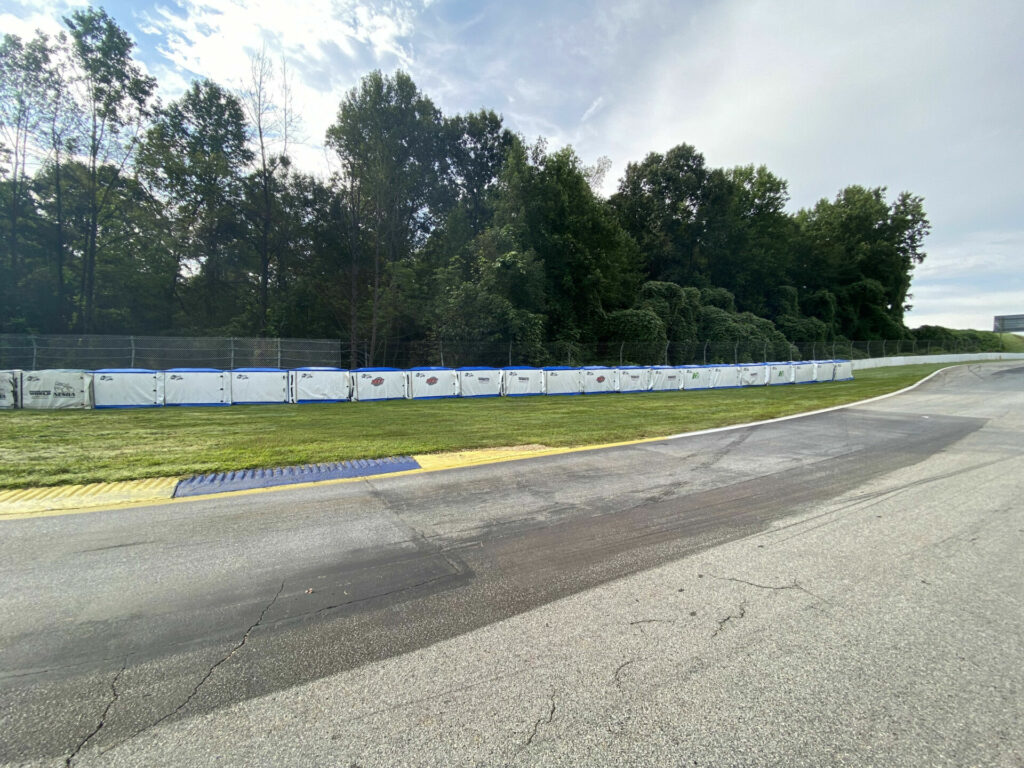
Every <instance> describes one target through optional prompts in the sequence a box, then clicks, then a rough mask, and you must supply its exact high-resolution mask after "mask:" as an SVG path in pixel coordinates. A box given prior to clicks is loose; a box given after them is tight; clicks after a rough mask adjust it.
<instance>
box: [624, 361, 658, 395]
mask: <svg viewBox="0 0 1024 768" xmlns="http://www.w3.org/2000/svg"><path fill="white" fill-rule="evenodd" d="M650 388H651V369H650V368H648V367H646V366H643V365H623V366H620V367H619V392H647V391H649V390H650Z"/></svg>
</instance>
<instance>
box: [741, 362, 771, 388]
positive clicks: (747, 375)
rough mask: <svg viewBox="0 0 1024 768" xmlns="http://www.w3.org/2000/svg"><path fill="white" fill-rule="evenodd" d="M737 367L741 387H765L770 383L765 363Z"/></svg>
mask: <svg viewBox="0 0 1024 768" xmlns="http://www.w3.org/2000/svg"><path fill="white" fill-rule="evenodd" d="M737 367H738V369H739V377H740V386H741V387H763V386H764V385H766V384H767V383H768V366H767V365H765V364H764V363H747V364H746V365H740V366H737Z"/></svg>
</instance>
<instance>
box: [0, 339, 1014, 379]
mask: <svg viewBox="0 0 1024 768" xmlns="http://www.w3.org/2000/svg"><path fill="white" fill-rule="evenodd" d="M375 346H376V349H375V351H371V347H370V344H369V342H358V343H357V344H356V345H355V346H354V347H353V346H352V345H351V344H350V343H348V342H342V341H339V340H337V339H263V338H229V337H195V338H182V337H171V336H34V335H22V334H0V369H9V368H21V369H25V370H40V369H46V368H76V369H86V370H93V369H97V368H153V369H157V370H166V369H168V368H190V367H196V368H199V367H202V368H219V369H231V368H248V367H273V368H301V367H304V366H321V365H322V366H336V367H340V368H347V367H359V366H367V365H379V366H393V367H395V368H412V367H415V366H420V365H440V366H447V367H452V368H456V367H459V366H464V365H489V366H496V367H500V366H503V365H538V366H539V365H708V364H713V363H749V362H770V361H778V360H821V359H829V358H831V359H835V358H843V359H851V360H857V359H862V358H868V357H893V356H900V355H931V354H957V353H972V352H998V351H1000V350H999V349H998V348H991V344H986V343H985V342H984V341H980V340H963V339H955V340H946V341H921V340H905V339H904V340H895V341H886V340H882V341H834V342H832V341H829V342H822V341H814V342H794V343H789V342H786V343H777V342H770V341H764V340H762V339H756V338H742V339H733V340H726V341H722V340H717V341H701V340H693V341H688V342H671V343H668V344H659V343H657V342H654V343H652V342H650V341H615V342H594V343H581V342H555V343H550V344H532V345H526V344H521V343H517V342H507V341H493V340H478V339H477V340H468V339H437V340H425V339H397V338H387V339H381V340H378V342H377V343H376V345H375Z"/></svg>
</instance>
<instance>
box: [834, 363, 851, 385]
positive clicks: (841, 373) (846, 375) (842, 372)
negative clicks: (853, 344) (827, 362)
mask: <svg viewBox="0 0 1024 768" xmlns="http://www.w3.org/2000/svg"><path fill="white" fill-rule="evenodd" d="M833 362H834V363H835V364H836V372H835V374H834V375H833V377H832V381H850V380H851V379H853V363H851V362H850V361H849V360H834V361H833Z"/></svg>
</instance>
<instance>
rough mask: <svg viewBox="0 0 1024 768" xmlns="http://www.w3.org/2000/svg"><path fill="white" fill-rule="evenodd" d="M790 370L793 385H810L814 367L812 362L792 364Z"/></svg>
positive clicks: (812, 379)
mask: <svg viewBox="0 0 1024 768" xmlns="http://www.w3.org/2000/svg"><path fill="white" fill-rule="evenodd" d="M792 368H793V383H794V384H810V383H812V382H813V381H814V368H815V365H814V363H813V362H810V361H808V362H805V363H792Z"/></svg>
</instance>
